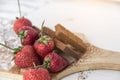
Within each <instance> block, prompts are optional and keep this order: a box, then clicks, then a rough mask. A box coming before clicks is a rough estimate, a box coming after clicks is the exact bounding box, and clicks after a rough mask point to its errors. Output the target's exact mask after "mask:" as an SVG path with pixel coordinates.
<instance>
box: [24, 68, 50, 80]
mask: <svg viewBox="0 0 120 80" xmlns="http://www.w3.org/2000/svg"><path fill="white" fill-rule="evenodd" d="M23 80H51V79H50V74H49V72H48V71H47V70H46V69H44V68H38V69H30V70H28V71H26V72H24V74H23Z"/></svg>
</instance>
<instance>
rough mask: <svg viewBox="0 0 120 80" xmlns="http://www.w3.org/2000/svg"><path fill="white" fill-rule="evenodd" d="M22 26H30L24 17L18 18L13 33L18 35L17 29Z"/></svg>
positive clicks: (29, 22)
mask: <svg viewBox="0 0 120 80" xmlns="http://www.w3.org/2000/svg"><path fill="white" fill-rule="evenodd" d="M23 26H32V23H31V21H30V20H28V19H27V18H24V17H21V18H18V19H17V20H16V21H15V22H14V25H13V28H14V31H15V32H16V33H18V31H19V29H20V28H21V27H23Z"/></svg>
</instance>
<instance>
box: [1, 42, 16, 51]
mask: <svg viewBox="0 0 120 80" xmlns="http://www.w3.org/2000/svg"><path fill="white" fill-rule="evenodd" d="M0 45H1V46H4V47H6V48H8V49H10V50H13V51H15V49H14V48H11V47H9V46H7V45H5V44H2V43H0Z"/></svg>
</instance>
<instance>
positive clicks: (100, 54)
mask: <svg viewBox="0 0 120 80" xmlns="http://www.w3.org/2000/svg"><path fill="white" fill-rule="evenodd" d="M76 35H77V36H79V37H80V38H81V39H82V40H83V41H84V42H85V44H86V45H87V51H86V52H85V54H84V55H83V56H82V57H81V58H80V59H79V60H78V61H76V62H74V63H73V64H71V65H70V66H68V67H67V68H66V69H65V70H63V71H61V72H59V73H56V74H51V76H52V80H60V79H62V78H64V77H65V76H68V75H70V74H72V73H76V72H79V71H86V70H98V69H103V70H104V69H107V70H120V52H113V51H109V50H105V49H101V48H98V47H96V46H94V45H92V44H90V43H89V42H87V40H86V39H85V36H84V35H83V34H76ZM70 59H71V58H70ZM0 77H4V78H8V79H12V80H23V79H22V71H21V70H20V69H18V68H17V67H16V66H14V67H13V68H12V69H11V70H10V71H3V70H0Z"/></svg>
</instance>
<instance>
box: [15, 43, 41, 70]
mask: <svg viewBox="0 0 120 80" xmlns="http://www.w3.org/2000/svg"><path fill="white" fill-rule="evenodd" d="M33 63H34V64H35V65H38V64H40V63H41V62H40V59H39V57H38V55H37V54H36V52H35V50H34V48H33V47H32V46H30V45H26V46H24V47H23V48H22V49H21V50H20V51H19V52H18V53H17V54H16V55H15V64H16V65H17V66H18V67H19V68H27V67H33V66H34V65H33Z"/></svg>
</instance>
